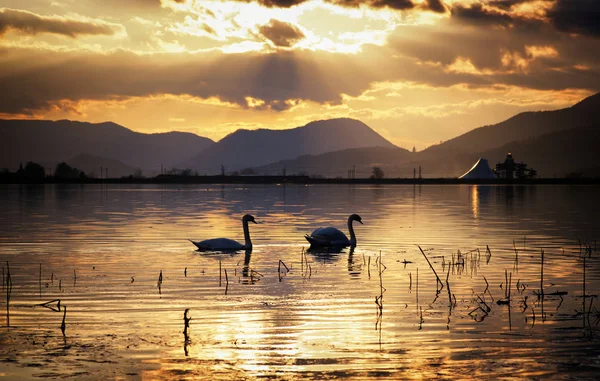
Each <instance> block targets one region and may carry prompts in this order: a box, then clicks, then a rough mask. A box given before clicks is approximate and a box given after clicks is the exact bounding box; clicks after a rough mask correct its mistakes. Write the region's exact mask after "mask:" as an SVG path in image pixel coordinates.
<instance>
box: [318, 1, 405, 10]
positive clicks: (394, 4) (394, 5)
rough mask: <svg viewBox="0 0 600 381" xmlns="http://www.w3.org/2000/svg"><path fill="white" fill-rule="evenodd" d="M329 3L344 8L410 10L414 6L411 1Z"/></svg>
mask: <svg viewBox="0 0 600 381" xmlns="http://www.w3.org/2000/svg"><path fill="white" fill-rule="evenodd" d="M327 1H328V2H330V3H334V4H337V5H341V6H345V7H359V6H361V5H362V6H367V7H371V8H391V9H398V10H404V9H412V8H414V6H415V4H414V3H413V2H412V0H327Z"/></svg>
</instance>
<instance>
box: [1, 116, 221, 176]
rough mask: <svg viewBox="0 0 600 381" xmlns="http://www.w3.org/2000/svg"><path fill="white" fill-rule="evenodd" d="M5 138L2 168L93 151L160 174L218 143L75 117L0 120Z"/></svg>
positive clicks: (46, 162) (51, 162) (49, 161)
mask: <svg viewBox="0 0 600 381" xmlns="http://www.w3.org/2000/svg"><path fill="white" fill-rule="evenodd" d="M0 142H1V143H0V148H2V155H0V168H4V167H7V168H13V169H14V168H18V166H19V163H23V164H24V163H25V162H27V161H35V162H39V163H43V164H44V165H48V166H54V165H56V163H58V162H61V161H66V160H68V159H70V158H73V157H75V156H77V155H80V154H88V155H92V156H99V157H103V158H110V159H114V160H118V161H120V162H122V163H124V164H126V165H129V166H131V167H135V168H138V167H139V168H143V169H145V170H148V171H154V172H156V173H160V166H161V164H164V166H172V165H174V164H175V163H179V162H181V161H183V160H186V159H188V158H190V157H192V156H194V155H195V154H197V153H198V152H200V151H202V150H203V149H205V148H207V147H209V146H211V145H213V144H214V142H213V141H212V140H210V139H207V138H203V137H200V136H197V135H194V134H191V133H185V132H168V133H160V134H142V133H138V132H134V131H131V130H129V129H127V128H125V127H123V126H120V125H118V124H115V123H112V122H105V123H97V124H95V123H84V122H74V121H69V120H58V121H49V120H0ZM109 170H110V169H109ZM109 175H111V174H110V173H109Z"/></svg>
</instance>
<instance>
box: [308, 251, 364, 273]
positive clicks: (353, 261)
mask: <svg viewBox="0 0 600 381" xmlns="http://www.w3.org/2000/svg"><path fill="white" fill-rule="evenodd" d="M345 250H346V248H345V247H335V248H322V247H321V248H315V247H310V248H309V249H308V250H306V252H307V253H310V254H311V255H312V256H313V257H314V258H315V259H316V260H317V261H318V262H321V263H333V262H336V261H337V260H339V259H340V258H341V254H343V253H344V251H345ZM354 250H355V247H354V246H350V249H348V274H350V275H351V276H352V277H353V278H354V277H357V276H358V275H360V274H361V272H362V269H363V265H365V264H364V263H363V260H362V258H360V257H359V258H358V260H357V258H356V257H355V256H354ZM365 266H366V265H365Z"/></svg>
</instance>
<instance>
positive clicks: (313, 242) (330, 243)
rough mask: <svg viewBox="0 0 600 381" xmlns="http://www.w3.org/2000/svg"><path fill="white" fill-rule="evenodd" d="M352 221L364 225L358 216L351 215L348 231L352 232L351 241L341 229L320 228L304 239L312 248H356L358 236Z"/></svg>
mask: <svg viewBox="0 0 600 381" xmlns="http://www.w3.org/2000/svg"><path fill="white" fill-rule="evenodd" d="M352 221H358V222H360V223H361V224H362V220H361V218H360V216H359V215H358V214H351V215H350V217H348V230H349V231H350V239H348V237H346V235H345V234H344V233H342V232H341V231H340V230H339V229H336V228H334V227H327V228H318V229H316V230H315V231H313V232H312V233H311V235H308V234H307V235H305V236H304V238H306V240H307V241H308V242H310V247H346V246H352V247H354V246H356V235H355V234H354V229H353V228H352Z"/></svg>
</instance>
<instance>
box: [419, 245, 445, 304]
mask: <svg viewBox="0 0 600 381" xmlns="http://www.w3.org/2000/svg"><path fill="white" fill-rule="evenodd" d="M417 247H418V248H419V250H421V254H423V256H424V257H425V260H426V261H427V263H428V264H429V267H431V270H432V271H433V273H434V274H435V277H436V279H437V283H436V285H435V286H436V293H438V294H439V293H440V291H442V289H443V288H444V283H442V280H441V279H440V277H439V276H438V274H437V272H436V271H435V269H434V268H433V265H432V264H431V262H429V258H427V255H425V252H424V251H423V249H421V246H419V245H417ZM438 285H439V286H440V287H438Z"/></svg>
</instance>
